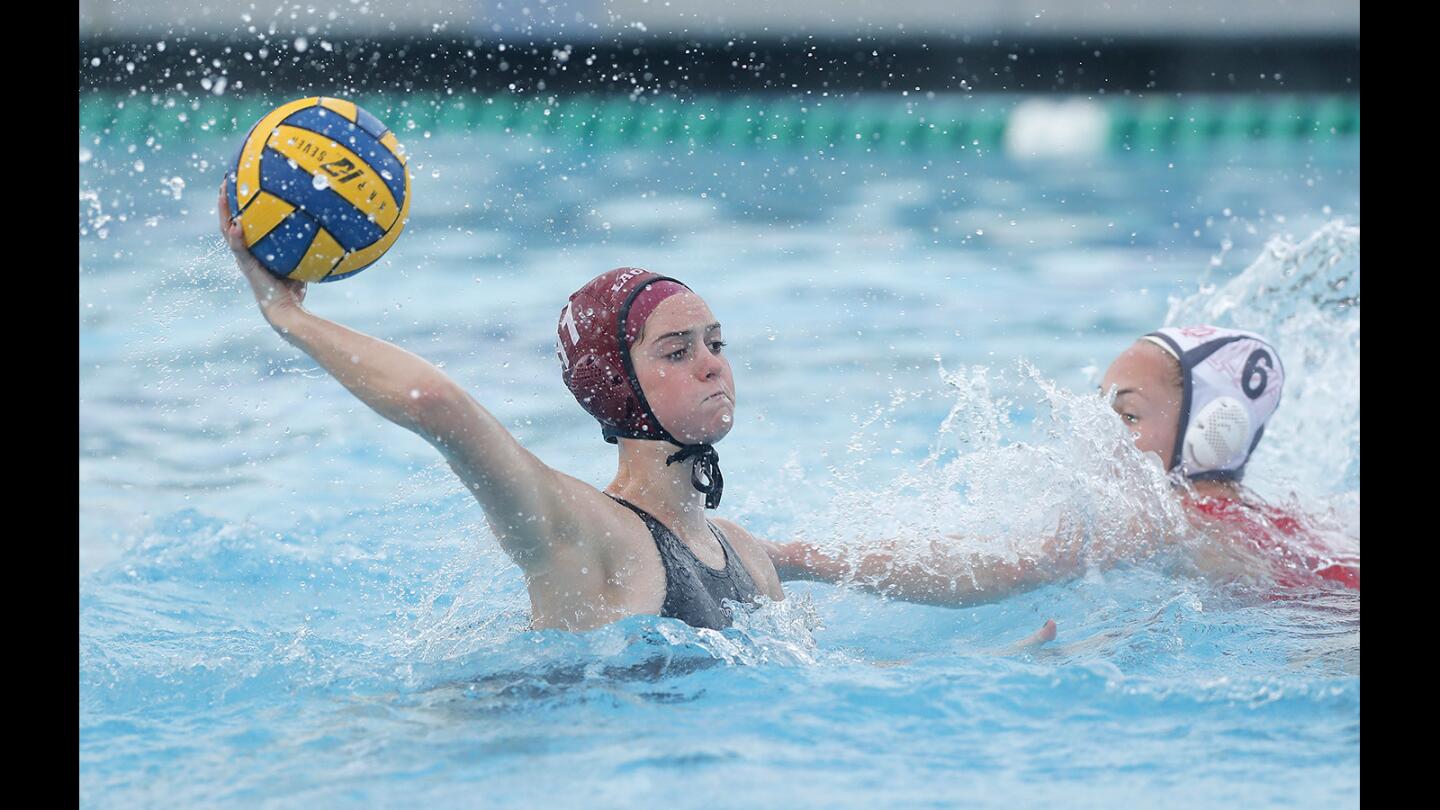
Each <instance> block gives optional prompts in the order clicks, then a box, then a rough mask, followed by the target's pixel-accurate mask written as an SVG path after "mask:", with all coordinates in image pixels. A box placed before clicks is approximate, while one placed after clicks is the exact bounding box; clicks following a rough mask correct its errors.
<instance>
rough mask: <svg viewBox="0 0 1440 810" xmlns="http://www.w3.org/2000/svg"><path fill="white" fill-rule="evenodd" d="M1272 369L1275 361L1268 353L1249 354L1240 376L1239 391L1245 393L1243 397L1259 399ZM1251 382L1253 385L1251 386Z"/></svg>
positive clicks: (1260, 351) (1258, 350)
mask: <svg viewBox="0 0 1440 810" xmlns="http://www.w3.org/2000/svg"><path fill="white" fill-rule="evenodd" d="M1273 368H1275V361H1274V360H1272V359H1271V358H1270V353H1269V352H1267V351H1265V350H1264V349H1256V350H1255V351H1253V352H1251V353H1250V358H1249V359H1248V360H1246V361H1245V370H1244V371H1243V372H1241V374H1240V389H1241V390H1242V391H1244V392H1245V396H1247V397H1249V398H1251V399H1259V398H1260V395H1261V394H1263V393H1265V386H1266V385H1268V384H1269V382H1270V371H1271V369H1273ZM1252 381H1253V382H1254V385H1252V384H1251V383H1252Z"/></svg>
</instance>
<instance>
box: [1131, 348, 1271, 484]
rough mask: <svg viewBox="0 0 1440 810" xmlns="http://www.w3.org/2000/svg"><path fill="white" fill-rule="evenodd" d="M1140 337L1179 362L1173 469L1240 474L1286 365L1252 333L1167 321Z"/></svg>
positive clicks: (1199, 474) (1214, 476)
mask: <svg viewBox="0 0 1440 810" xmlns="http://www.w3.org/2000/svg"><path fill="white" fill-rule="evenodd" d="M1142 340H1147V341H1149V342H1151V343H1154V344H1155V345H1156V346H1159V347H1160V348H1162V349H1164V350H1165V351H1166V353H1168V354H1169V355H1170V356H1171V357H1174V358H1175V360H1176V361H1177V362H1179V363H1180V379H1181V386H1182V389H1183V390H1182V392H1181V397H1180V425H1179V430H1178V431H1177V433H1176V438H1175V455H1174V456H1173V457H1172V461H1171V467H1170V468H1171V469H1172V470H1173V469H1176V468H1177V467H1178V468H1179V469H1180V472H1181V473H1182V474H1183V475H1185V477H1187V478H1192V479H1197V480H1207V479H1209V480H1234V481H1238V480H1240V477H1241V475H1243V474H1244V472H1245V463H1246V462H1247V461H1249V460H1250V454H1251V453H1253V452H1255V447H1256V445H1258V444H1260V437H1261V436H1263V435H1264V434H1265V423H1266V422H1268V421H1270V416H1271V414H1273V413H1275V409H1276V408H1278V407H1279V406H1280V389H1281V388H1282V387H1283V386H1284V383H1285V369H1284V367H1283V366H1281V365H1280V355H1279V354H1278V353H1277V352H1276V351H1275V347H1273V346H1271V345H1270V344H1269V343H1267V342H1266V341H1265V339H1264V338H1262V337H1260V336H1259V335H1257V334H1255V333H1254V332H1242V331H1240V330H1238V329H1221V328H1219V327H1215V326H1185V327H1179V328H1177V327H1166V328H1164V329H1161V330H1159V331H1156V332H1151V333H1150V334H1148V335H1146V336H1145V337H1144V338H1142Z"/></svg>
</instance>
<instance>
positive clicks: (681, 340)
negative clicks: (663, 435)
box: [630, 291, 735, 444]
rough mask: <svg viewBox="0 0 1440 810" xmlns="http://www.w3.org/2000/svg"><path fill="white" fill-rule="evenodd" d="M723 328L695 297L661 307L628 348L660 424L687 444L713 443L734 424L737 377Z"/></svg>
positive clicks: (671, 299) (685, 296)
mask: <svg viewBox="0 0 1440 810" xmlns="http://www.w3.org/2000/svg"><path fill="white" fill-rule="evenodd" d="M723 346H724V341H723V340H722V339H721V337H720V323H719V322H718V321H717V320H715V315H714V314H713V313H711V312H710V307H708V306H706V305H705V302H704V301H702V300H700V296H698V295H696V294H695V293H693V292H689V291H686V292H682V293H679V294H676V295H672V296H670V297H669V298H666V299H665V300H664V301H661V302H660V305H659V306H657V307H656V308H655V311H654V312H652V313H650V318H649V319H648V320H646V321H645V326H644V328H643V330H642V331H641V334H640V339H639V340H638V341H636V343H635V345H634V346H632V347H631V348H630V358H631V361H632V362H633V363H634V365H635V376H636V378H637V379H639V381H640V387H641V389H642V390H644V391H645V399H646V400H647V401H648V402H649V403H650V409H651V410H652V411H654V412H655V417H656V418H657V419H659V420H660V424H661V425H663V426H664V427H665V429H666V430H668V431H670V435H672V436H674V437H675V438H676V439H679V440H680V441H682V442H685V443H686V444H702V443H703V444H714V443H715V442H718V441H720V439H722V438H724V437H725V434H727V433H729V432H730V428H731V427H732V425H733V423H734V420H735V377H734V375H733V374H732V373H731V371H730V360H729V359H728V358H727V357H726V356H725V354H724V352H723V348H722V347H723Z"/></svg>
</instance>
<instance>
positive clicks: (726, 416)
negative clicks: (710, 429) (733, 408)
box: [720, 413, 730, 425]
mask: <svg viewBox="0 0 1440 810" xmlns="http://www.w3.org/2000/svg"><path fill="white" fill-rule="evenodd" d="M720 421H721V422H724V423H725V424H727V425H728V424H730V414H728V413H722V414H720Z"/></svg>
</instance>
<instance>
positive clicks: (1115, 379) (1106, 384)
mask: <svg viewBox="0 0 1440 810" xmlns="http://www.w3.org/2000/svg"><path fill="white" fill-rule="evenodd" d="M1111 390H1114V391H1115V392H1116V394H1115V402H1114V405H1113V407H1114V408H1115V413H1117V414H1119V415H1120V418H1121V419H1123V420H1125V426H1126V427H1127V428H1129V430H1130V432H1131V434H1133V435H1134V436H1135V446H1136V447H1138V448H1140V450H1141V452H1153V453H1156V454H1158V455H1159V456H1160V460H1161V462H1162V463H1163V464H1164V465H1165V469H1167V470H1168V469H1170V464H1171V461H1172V460H1173V457H1174V455H1175V434H1176V432H1177V431H1178V430H1179V429H1180V399H1181V395H1182V391H1181V389H1180V366H1179V364H1178V363H1176V362H1175V359H1174V358H1172V357H1171V356H1170V355H1168V354H1166V353H1165V351H1164V350H1163V349H1161V348H1160V347H1159V346H1156V345H1155V344H1153V343H1150V342H1149V341H1137V342H1136V343H1135V345H1133V346H1131V347H1130V348H1128V349H1126V350H1125V351H1124V352H1123V353H1122V354H1121V355H1120V356H1119V357H1117V358H1115V362H1113V363H1111V364H1110V368H1108V369H1106V370H1105V378H1104V379H1103V380H1101V381H1100V393H1101V394H1103V395H1105V396H1109V394H1110V391H1111Z"/></svg>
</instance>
